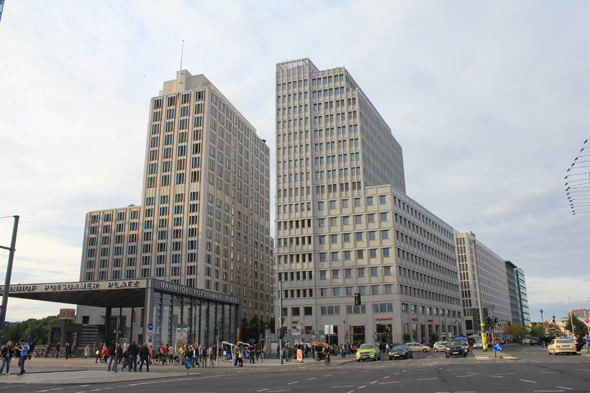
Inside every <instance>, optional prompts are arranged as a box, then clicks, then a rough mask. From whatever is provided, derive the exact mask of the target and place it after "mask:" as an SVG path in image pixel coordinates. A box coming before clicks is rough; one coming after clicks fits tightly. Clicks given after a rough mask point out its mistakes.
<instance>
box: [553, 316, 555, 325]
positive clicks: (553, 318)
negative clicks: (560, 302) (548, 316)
mask: <svg viewBox="0 0 590 393" xmlns="http://www.w3.org/2000/svg"><path fill="white" fill-rule="evenodd" d="M553 323H555V315H554V316H553Z"/></svg>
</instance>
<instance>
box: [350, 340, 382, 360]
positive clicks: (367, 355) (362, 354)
mask: <svg viewBox="0 0 590 393" xmlns="http://www.w3.org/2000/svg"><path fill="white" fill-rule="evenodd" d="M366 359H370V360H375V361H376V360H381V351H380V350H379V347H378V346H377V344H375V343H371V344H363V345H361V346H360V347H359V349H358V350H357V351H356V361H357V362H360V361H361V360H363V361H365V360H366Z"/></svg>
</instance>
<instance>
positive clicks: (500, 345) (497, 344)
mask: <svg viewBox="0 0 590 393" xmlns="http://www.w3.org/2000/svg"><path fill="white" fill-rule="evenodd" d="M501 350H502V344H500V343H495V344H494V351H501Z"/></svg>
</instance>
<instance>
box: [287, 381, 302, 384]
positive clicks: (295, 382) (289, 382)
mask: <svg viewBox="0 0 590 393" xmlns="http://www.w3.org/2000/svg"><path fill="white" fill-rule="evenodd" d="M296 383H299V381H295V382H289V383H288V384H287V385H293V384H296Z"/></svg>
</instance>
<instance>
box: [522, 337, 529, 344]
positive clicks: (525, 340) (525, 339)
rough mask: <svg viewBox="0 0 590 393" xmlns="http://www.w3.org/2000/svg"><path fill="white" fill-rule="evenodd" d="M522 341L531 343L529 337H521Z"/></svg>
mask: <svg viewBox="0 0 590 393" xmlns="http://www.w3.org/2000/svg"><path fill="white" fill-rule="evenodd" d="M522 343H523V344H530V343H531V339H530V338H523V339H522Z"/></svg>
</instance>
